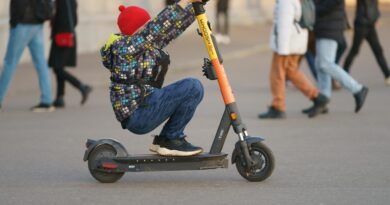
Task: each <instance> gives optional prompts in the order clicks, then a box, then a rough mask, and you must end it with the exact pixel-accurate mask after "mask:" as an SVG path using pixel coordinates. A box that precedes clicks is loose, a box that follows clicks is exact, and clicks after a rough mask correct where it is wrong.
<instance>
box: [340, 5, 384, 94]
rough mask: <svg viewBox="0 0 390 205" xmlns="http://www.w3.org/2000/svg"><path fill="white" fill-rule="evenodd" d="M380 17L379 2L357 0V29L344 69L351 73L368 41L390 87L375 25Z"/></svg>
mask: <svg viewBox="0 0 390 205" xmlns="http://www.w3.org/2000/svg"><path fill="white" fill-rule="evenodd" d="M379 17H380V12H379V8H378V0H357V7H356V15H355V23H354V24H355V27H354V35H353V43H352V48H351V50H350V51H349V53H348V55H347V58H346V59H345V62H344V69H345V70H346V71H347V72H349V70H350V68H351V65H352V62H353V60H354V59H355V57H356V56H357V54H358V53H359V49H360V45H361V44H362V42H363V40H364V39H366V40H367V42H368V44H369V45H370V47H371V50H372V52H374V55H375V58H376V61H377V62H378V64H379V67H380V68H381V70H382V73H383V75H384V77H385V82H386V84H387V85H389V86H390V71H389V67H388V65H387V62H386V59H385V56H384V54H383V49H382V46H381V44H380V42H379V38H378V34H377V31H376V28H375V24H376V22H377V21H378V19H379Z"/></svg>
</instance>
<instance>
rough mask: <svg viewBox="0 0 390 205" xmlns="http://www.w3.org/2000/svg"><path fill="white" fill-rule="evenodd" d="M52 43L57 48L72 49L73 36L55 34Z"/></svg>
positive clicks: (67, 33)
mask: <svg viewBox="0 0 390 205" xmlns="http://www.w3.org/2000/svg"><path fill="white" fill-rule="evenodd" d="M54 41H55V43H56V45H57V46H58V47H67V48H72V47H73V46H74V34H73V33H72V32H64V33H57V34H56V35H55V36H54Z"/></svg>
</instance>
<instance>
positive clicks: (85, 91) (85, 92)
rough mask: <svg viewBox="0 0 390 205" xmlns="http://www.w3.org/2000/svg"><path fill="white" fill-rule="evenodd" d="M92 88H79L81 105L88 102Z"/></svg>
mask: <svg viewBox="0 0 390 205" xmlns="http://www.w3.org/2000/svg"><path fill="white" fill-rule="evenodd" d="M91 91H92V87H91V86H88V85H82V86H81V88H80V92H81V103H80V104H81V105H84V104H85V102H87V100H88V96H89V93H91Z"/></svg>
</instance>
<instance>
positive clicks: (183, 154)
mask: <svg viewBox="0 0 390 205" xmlns="http://www.w3.org/2000/svg"><path fill="white" fill-rule="evenodd" d="M201 152H203V150H202V149H200V150H195V151H190V152H184V151H179V150H170V149H167V148H164V147H160V148H159V149H158V150H157V153H158V154H159V155H162V156H181V157H186V156H193V155H197V154H199V153H201Z"/></svg>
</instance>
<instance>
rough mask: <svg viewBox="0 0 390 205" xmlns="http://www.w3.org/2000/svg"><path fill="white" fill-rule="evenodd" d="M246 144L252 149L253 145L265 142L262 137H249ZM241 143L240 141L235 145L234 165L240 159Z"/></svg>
mask: <svg viewBox="0 0 390 205" xmlns="http://www.w3.org/2000/svg"><path fill="white" fill-rule="evenodd" d="M245 141H246V143H247V144H248V146H249V147H250V146H251V145H252V144H253V143H257V142H262V141H264V138H262V137H247V138H245ZM240 149H241V148H240V141H238V142H237V143H236V145H235V149H234V151H233V153H232V164H234V163H236V159H237V157H238V152H239V150H240Z"/></svg>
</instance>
